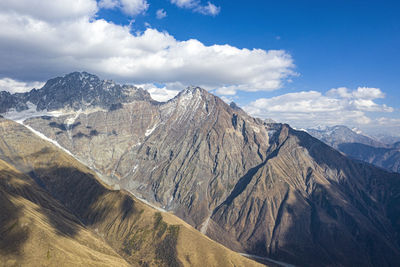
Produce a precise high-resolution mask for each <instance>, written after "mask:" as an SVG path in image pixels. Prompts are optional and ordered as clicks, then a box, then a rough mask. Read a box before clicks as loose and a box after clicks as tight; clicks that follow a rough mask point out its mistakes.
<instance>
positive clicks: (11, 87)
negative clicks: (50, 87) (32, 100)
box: [0, 78, 44, 93]
mask: <svg viewBox="0 0 400 267" xmlns="http://www.w3.org/2000/svg"><path fill="white" fill-rule="evenodd" d="M43 85H44V82H22V81H17V80H14V79H11V78H3V79H0V91H7V92H10V93H23V92H28V91H30V90H32V89H33V88H36V89H39V88H41V87H42V86H43Z"/></svg>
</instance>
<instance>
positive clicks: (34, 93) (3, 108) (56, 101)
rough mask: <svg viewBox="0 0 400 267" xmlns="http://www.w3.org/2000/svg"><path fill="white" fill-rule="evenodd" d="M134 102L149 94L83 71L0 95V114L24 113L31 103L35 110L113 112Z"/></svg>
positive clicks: (147, 98) (145, 97)
mask: <svg viewBox="0 0 400 267" xmlns="http://www.w3.org/2000/svg"><path fill="white" fill-rule="evenodd" d="M134 100H151V97H150V94H149V93H148V92H147V91H145V90H143V89H141V88H137V87H135V86H132V85H119V84H117V83H115V82H114V81H110V80H100V78H99V77H97V76H96V75H93V74H90V73H87V72H72V73H70V74H67V75H65V76H63V77H57V78H53V79H50V80H48V81H47V82H46V84H45V85H44V86H43V87H42V88H40V89H32V90H31V91H30V92H26V93H22V94H21V93H19V94H10V93H8V92H0V113H5V112H7V111H9V110H12V109H14V110H16V111H24V110H27V109H29V108H31V106H32V105H31V106H30V105H29V104H33V105H34V106H35V108H36V110H37V111H42V110H47V111H54V110H59V109H71V110H79V109H83V110H84V109H87V108H93V107H100V108H104V109H113V108H116V107H118V106H120V105H121V103H128V102H132V101H134Z"/></svg>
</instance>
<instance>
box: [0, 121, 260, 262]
mask: <svg viewBox="0 0 400 267" xmlns="http://www.w3.org/2000/svg"><path fill="white" fill-rule="evenodd" d="M0 136H1V137H2V138H1V139H0V159H3V160H4V161H6V162H8V163H11V164H12V165H13V166H16V168H17V169H18V170H19V171H22V172H24V173H29V174H30V177H27V176H25V178H24V179H21V180H27V181H30V182H32V181H33V180H32V178H34V179H35V180H36V183H37V184H39V185H42V187H43V188H44V189H45V190H42V191H41V192H44V191H47V192H48V193H49V195H51V196H52V197H53V198H55V199H57V201H56V200H54V199H53V202H54V203H57V205H59V206H60V209H63V212H64V213H65V214H64V215H63V217H68V216H70V217H73V218H71V220H75V221H77V222H76V223H75V224H70V225H69V226H70V227H67V226H66V225H65V223H64V224H63V223H62V222H58V221H57V220H50V221H51V222H52V223H49V222H48V221H49V216H53V217H54V216H55V215H54V213H55V212H54V211H51V212H47V213H48V214H47V215H48V216H47V217H45V216H44V217H43V216H42V217H41V219H40V220H41V221H40V222H39V221H33V223H32V224H31V225H33V226H32V227H35V228H37V229H38V231H39V232H40V231H41V230H42V228H44V229H46V230H47V231H49V232H51V231H54V232H56V233H57V232H59V233H60V235H59V236H62V237H64V236H67V237H68V238H69V239H71V242H73V241H76V240H81V239H82V238H83V237H81V235H83V233H85V235H87V236H86V238H87V240H86V239H85V240H86V241H82V242H83V243H84V244H85V245H86V246H87V247H89V249H91V251H90V253H92V254H95V252H93V251H92V250H94V249H93V248H91V246H92V247H93V246H94V245H93V244H92V243H91V242H92V241H90V240H89V239H90V238H93V241H94V244H96V245H98V244H100V243H101V242H102V241H101V239H104V240H105V241H106V242H107V244H109V245H110V246H111V247H112V248H113V249H114V250H115V251H116V252H117V253H118V254H119V255H121V256H122V257H123V258H124V259H125V260H127V261H128V262H129V263H130V264H132V265H136V266H257V265H258V264H257V263H255V262H254V261H251V260H248V259H246V258H244V257H242V256H240V255H239V254H237V253H235V252H232V251H231V250H228V249H227V248H225V247H223V246H222V245H219V244H217V243H216V242H214V241H212V240H210V239H209V238H207V237H205V236H204V235H202V234H201V233H199V232H198V231H196V230H195V229H193V228H192V227H190V226H189V225H187V224H186V223H184V222H183V221H181V220H179V219H177V218H176V217H175V216H173V215H171V214H167V213H163V214H160V213H158V212H157V211H156V210H154V209H153V208H151V207H149V206H147V205H145V204H143V203H142V202H140V201H138V200H136V199H135V198H133V197H132V196H131V195H130V194H128V193H126V192H123V191H114V190H111V189H109V188H107V187H106V186H105V185H104V184H102V183H101V182H100V181H99V180H98V179H96V174H95V173H93V172H92V171H91V170H90V169H88V168H87V167H86V166H84V165H82V164H81V163H79V162H78V161H77V160H75V159H74V158H73V157H71V156H70V155H68V154H66V153H65V152H63V151H61V150H60V149H58V148H57V147H55V146H53V145H51V144H49V143H47V142H46V141H44V140H41V139H39V138H37V137H36V136H35V135H34V134H33V133H31V132H30V131H29V130H28V129H26V128H25V127H23V126H21V125H18V124H16V123H14V122H11V121H8V120H4V119H0ZM1 168H2V169H5V168H6V167H1ZM14 172H15V173H17V172H18V171H17V170H14ZM36 187H37V188H38V186H36ZM39 189H40V188H39ZM44 193H46V192H44ZM46 194H47V193H46ZM24 197H25V198H26V196H24ZM49 197H50V196H49ZM6 198H9V196H6ZM9 199H12V198H9ZM13 201H14V200H13ZM21 201H22V202H21V203H20V204H18V205H19V206H20V207H21V208H22V209H24V210H25V209H29V208H30V206H32V205H33V206H34V205H38V204H37V203H38V202H37V201H36V202H35V201H33V203H32V201H31V203H32V205H30V204H29V203H26V201H27V200H26V199H23V198H22V199H21ZM35 203H36V204H35ZM12 204H13V205H17V204H16V202H15V203H12ZM28 204H29V205H28ZM38 206H40V202H39V205H38ZM42 206H43V205H42ZM1 208H2V209H3V208H4V209H5V210H6V212H8V213H10V209H7V208H6V207H1ZM31 209H33V210H38V209H39V210H40V209H43V207H39V208H38V207H33V208H31ZM20 214H24V215H23V216H25V214H27V213H25V212H22V213H20ZM72 214H73V215H72ZM40 216H41V215H40ZM40 216H38V217H40ZM38 220H39V219H38ZM54 221H55V222H54ZM61 221H62V220H61ZM80 222H81V223H80ZM80 224H81V225H80ZM2 225H3V224H2ZM8 225H10V223H9V224H8ZM12 225H13V223H11V226H12ZM44 226H46V227H44ZM7 229H8V228H7ZM30 236H31V234H29V235H28V237H30ZM89 237H90V238H89ZM79 238H81V239H79ZM95 239H97V241H95ZM82 240H83V239H82ZM99 240H100V241H99ZM41 242H42V243H43V249H46V248H48V247H49V245H50V244H51V245H54V246H55V247H57V251H55V250H54V249H53V252H52V251H50V252H49V257H50V259H54V262H57V261H58V262H65V263H66V264H67V265H68V261H67V260H66V258H67V257H66V256H61V255H62V253H60V251H63V250H62V248H63V247H62V246H61V244H62V245H65V246H67V245H66V243H63V242H62V241H60V242H61V243H60V245H58V244H59V243H57V242H56V241H54V240H52V239H50V238H44V239H42V241H41ZM76 242H78V241H76ZM21 243H22V246H32V247H34V246H35V245H34V244H33V243H35V244H36V243H37V242H34V241H31V239H29V238H28V239H26V238H25V239H24V238H23V239H21ZM78 243H79V242H78ZM46 246H47V247H46ZM67 247H68V249H69V251H68V253H65V254H67V255H68V256H69V257H70V259H71V260H72V261H69V262H76V263H79V261H81V260H82V261H83V259H82V257H81V254H80V253H83V251H84V250H83V249H82V248H81V247H80V246H78V245H75V243H70V244H69V245H68V246H67ZM106 248H107V245H106V244H105V243H104V248H102V249H103V250H104V251H106ZM95 249H97V250H99V249H98V248H97V247H95ZM108 249H109V248H108ZM21 251H22V252H21ZM104 251H102V252H103V253H104ZM19 252H20V254H21V255H20V256H21V258H24V259H29V260H30V259H33V258H35V257H36V255H37V254H38V253H35V252H33V251H32V252H30V251H29V250H25V249H23V250H19ZM55 252H57V253H55ZM106 252H107V253H108V254H110V255H109V258H110V259H109V260H110V261H111V260H115V261H117V260H120V261H121V263H116V262H115V263H113V262H107V259H106V257H105V258H104V259H105V260H104V261H103V260H102V263H104V264H105V265H111V266H112V265H114V266H116V265H117V266H122V265H123V261H122V259H121V258H118V257H117V256H116V258H113V256H114V255H111V254H112V253H113V251H112V250H110V252H109V251H108V250H107V251H106ZM41 253H42V254H43V252H42V251H41ZM87 253H88V255H89V254H90V253H89V252H87ZM107 253H106V254H107ZM3 254H4V255H5V256H2V257H7V260H10V261H15V260H17V259H18V257H19V256H18V257H17V256H13V254H10V253H8V252H6V253H3ZM55 254H60V255H59V256H54V255H55ZM92 254H90V255H92ZM47 256H48V254H47V251H45V257H44V258H43V259H42V260H43V261H42V262H40V264H41V265H45V264H47V261H49V260H48V257H47ZM95 256H96V255H94V256H93V257H91V258H90V259H91V260H92V262H93V263H96V262H98V259H97V258H96V257H95ZM52 257H53V258H52ZM56 259H57V260H56ZM38 260H39V261H40V260H41V258H40V259H38ZM87 262H88V263H90V262H89V260H88V261H87ZM85 263H86V262H85ZM49 264H50V265H55V264H51V262H49ZM82 264H84V263H83V262H82ZM88 265H89V264H88Z"/></svg>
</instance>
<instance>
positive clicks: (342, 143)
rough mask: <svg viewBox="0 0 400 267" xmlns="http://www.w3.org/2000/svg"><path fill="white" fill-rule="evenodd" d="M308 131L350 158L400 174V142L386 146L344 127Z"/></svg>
mask: <svg viewBox="0 0 400 267" xmlns="http://www.w3.org/2000/svg"><path fill="white" fill-rule="evenodd" d="M306 131H307V132H308V133H309V134H311V135H312V136H314V137H316V138H318V139H320V140H321V141H323V142H325V143H326V144H328V145H330V146H332V147H334V148H336V149H338V150H339V151H341V152H343V153H345V154H346V155H348V156H349V157H352V158H354V159H358V160H362V161H365V162H368V163H371V164H374V165H376V166H379V167H382V168H384V169H386V170H389V171H393V172H400V142H396V143H392V144H385V143H382V142H381V141H379V140H376V139H375V138H372V137H368V136H365V135H363V134H362V133H357V132H355V131H353V130H351V129H349V128H348V127H346V126H343V125H338V126H333V127H326V128H325V129H307V130H306Z"/></svg>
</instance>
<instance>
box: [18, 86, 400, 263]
mask: <svg viewBox="0 0 400 267" xmlns="http://www.w3.org/2000/svg"><path fill="white" fill-rule="evenodd" d="M24 123H25V124H27V125H29V126H30V127H32V128H33V129H35V130H37V131H39V132H41V133H43V134H44V135H45V136H47V137H48V138H51V139H52V140H55V141H56V142H58V144H60V145H61V146H62V147H64V148H65V149H67V150H68V151H70V152H71V153H72V154H73V155H75V156H76V157H77V158H78V159H79V160H81V161H82V162H84V163H85V164H86V165H88V166H89V167H91V168H92V169H93V170H95V171H96V172H98V173H99V175H101V177H102V179H103V180H104V181H106V182H107V183H109V184H111V185H113V186H115V188H123V189H126V190H129V191H131V192H133V193H135V194H136V195H138V196H140V197H143V198H144V199H146V200H148V201H150V202H152V203H153V204H155V205H158V206H159V207H162V208H164V209H167V210H170V211H172V212H174V213H175V214H177V215H178V216H179V217H181V218H182V219H184V220H185V221H186V222H188V223H190V224H191V225H193V226H194V227H196V228H197V229H199V230H200V231H202V232H204V233H207V235H209V236H210V237H212V238H213V239H215V240H217V241H219V242H221V243H223V244H225V245H226V246H228V247H230V248H232V249H235V250H239V251H243V252H247V253H249V254H257V255H260V256H269V257H273V258H275V259H279V260H282V261H286V262H289V263H294V264H298V265H303V266H321V265H333V266H336V265H339V266H340V265H356V264H360V265H363V266H373V265H377V264H379V265H383V266H390V265H393V264H395V263H396V262H399V261H400V249H399V235H398V233H399V231H400V225H399V220H398V218H399V217H398V215H397V214H399V212H398V211H399V210H398V208H397V207H399V205H398V204H400V203H399V197H400V195H399V194H400V175H398V174H392V173H388V172H385V171H383V170H381V169H378V168H375V167H373V166H371V165H368V164H363V163H358V162H355V161H353V160H351V159H349V158H347V157H345V156H344V155H343V154H341V153H339V152H337V151H336V150H334V149H333V148H331V147H329V146H327V145H325V144H324V143H322V142H320V141H319V140H317V139H315V138H313V137H311V136H310V135H308V134H307V133H305V132H299V131H295V130H293V129H291V128H290V127H289V126H288V125H283V124H278V123H266V122H263V121H261V120H258V119H254V118H252V117H250V116H248V115H247V114H245V113H244V112H243V111H241V110H238V109H236V108H232V107H230V106H228V105H226V104H225V103H224V102H223V101H222V100H220V99H219V98H218V97H216V96H213V95H212V94H209V93H208V92H206V91H205V90H203V89H201V88H196V87H191V88H188V89H186V90H184V91H183V92H181V93H180V94H179V95H178V96H176V97H175V98H174V99H172V100H170V101H168V102H166V103H158V102H155V101H151V100H150V101H149V100H146V99H136V100H132V101H130V102H129V103H122V104H121V105H120V106H119V107H118V108H116V109H104V108H100V109H99V108H98V109H86V110H78V111H76V112H72V113H70V114H64V115H60V116H58V117H54V116H53V117H49V116H44V117H36V118H31V119H28V120H26V121H25V122H24Z"/></svg>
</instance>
